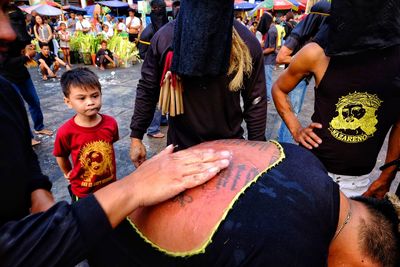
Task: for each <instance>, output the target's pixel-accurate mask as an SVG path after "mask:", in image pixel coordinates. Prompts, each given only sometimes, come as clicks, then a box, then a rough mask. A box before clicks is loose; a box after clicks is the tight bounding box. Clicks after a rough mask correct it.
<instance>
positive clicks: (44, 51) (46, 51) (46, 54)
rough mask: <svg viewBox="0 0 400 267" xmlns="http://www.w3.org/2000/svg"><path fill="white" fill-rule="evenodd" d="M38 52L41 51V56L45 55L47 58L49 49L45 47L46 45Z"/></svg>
mask: <svg viewBox="0 0 400 267" xmlns="http://www.w3.org/2000/svg"><path fill="white" fill-rule="evenodd" d="M40 51H41V52H42V54H43V55H45V56H48V55H49V53H50V49H49V47H48V46H47V45H46V46H43V47H42V48H41V49H40Z"/></svg>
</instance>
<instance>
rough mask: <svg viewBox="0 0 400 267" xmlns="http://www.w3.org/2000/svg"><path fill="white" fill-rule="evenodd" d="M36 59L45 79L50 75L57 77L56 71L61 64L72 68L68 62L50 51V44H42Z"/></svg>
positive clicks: (68, 68)
mask: <svg viewBox="0 0 400 267" xmlns="http://www.w3.org/2000/svg"><path fill="white" fill-rule="evenodd" d="M36 61H37V62H38V64H39V71H40V73H41V74H42V79H43V80H44V81H45V80H47V78H48V77H50V78H56V77H57V76H56V73H57V71H58V70H59V69H60V65H62V66H64V67H66V69H67V70H70V69H71V67H70V66H69V65H68V64H67V63H65V62H64V61H62V60H61V59H60V58H59V57H57V56H56V55H54V53H53V52H51V51H50V48H49V45H48V44H41V45H40V53H38V54H37V56H36Z"/></svg>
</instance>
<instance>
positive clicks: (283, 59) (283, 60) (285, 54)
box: [276, 45, 293, 64]
mask: <svg viewBox="0 0 400 267" xmlns="http://www.w3.org/2000/svg"><path fill="white" fill-rule="evenodd" d="M292 53H293V50H292V49H290V48H288V47H287V46H285V45H283V46H282V47H281V49H280V50H279V53H278V55H277V56H276V63H278V64H289V63H290V61H291V60H292Z"/></svg>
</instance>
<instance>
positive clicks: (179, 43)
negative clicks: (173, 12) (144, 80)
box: [171, 0, 233, 77]
mask: <svg viewBox="0 0 400 267" xmlns="http://www.w3.org/2000/svg"><path fill="white" fill-rule="evenodd" d="M232 25H233V0H182V1H181V6H180V11H179V15H178V17H177V19H176V23H175V30H174V42H173V47H172V48H173V51H174V56H173V60H172V66H171V70H172V71H173V72H175V73H177V74H179V75H185V76H197V77H201V76H218V75H222V74H226V73H227V71H228V67H229V58H230V53H231V44H232Z"/></svg>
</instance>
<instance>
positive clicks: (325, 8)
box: [310, 0, 331, 14]
mask: <svg viewBox="0 0 400 267" xmlns="http://www.w3.org/2000/svg"><path fill="white" fill-rule="evenodd" d="M330 12H331V3H330V2H328V1H326V0H322V1H319V2H317V3H315V4H314V5H313V6H312V7H311V10H310V13H311V14H312V13H322V14H329V13H330Z"/></svg>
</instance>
